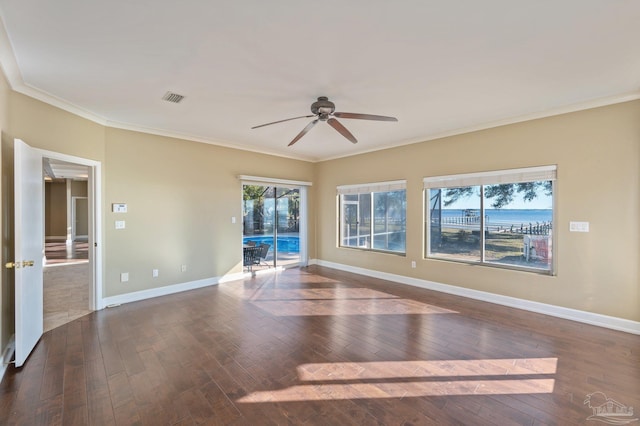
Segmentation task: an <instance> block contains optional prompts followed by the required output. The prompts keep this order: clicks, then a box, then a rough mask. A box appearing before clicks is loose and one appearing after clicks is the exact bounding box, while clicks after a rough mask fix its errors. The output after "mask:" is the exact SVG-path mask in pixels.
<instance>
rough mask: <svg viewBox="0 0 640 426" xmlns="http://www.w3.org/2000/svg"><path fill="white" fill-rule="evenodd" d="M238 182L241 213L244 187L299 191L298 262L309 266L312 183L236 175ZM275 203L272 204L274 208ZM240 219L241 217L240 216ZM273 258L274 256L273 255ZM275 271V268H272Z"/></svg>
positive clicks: (300, 264)
mask: <svg viewBox="0 0 640 426" xmlns="http://www.w3.org/2000/svg"><path fill="white" fill-rule="evenodd" d="M238 180H239V181H240V191H239V192H240V211H242V208H243V206H242V190H243V187H244V185H261V186H279V187H286V188H295V189H298V190H299V191H300V211H299V213H300V224H299V237H298V238H300V262H299V263H298V265H299V266H307V265H308V264H309V250H308V244H309V228H308V227H309V211H308V199H309V194H308V192H309V191H308V189H309V187H310V186H311V185H312V182H305V181H299V180H288V179H275V178H269V177H259V176H247V175H238ZM275 207H276V203H275V202H274V208H275ZM241 217H242V215H241ZM274 226H275V224H274ZM240 241H242V227H240ZM274 257H275V254H274ZM274 269H275V268H274Z"/></svg>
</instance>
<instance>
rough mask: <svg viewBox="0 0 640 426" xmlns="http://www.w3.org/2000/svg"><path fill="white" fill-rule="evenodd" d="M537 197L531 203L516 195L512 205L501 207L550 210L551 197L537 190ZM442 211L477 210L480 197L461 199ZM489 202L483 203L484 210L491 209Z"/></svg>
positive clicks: (520, 195)
mask: <svg viewBox="0 0 640 426" xmlns="http://www.w3.org/2000/svg"><path fill="white" fill-rule="evenodd" d="M537 193H538V196H537V197H536V198H534V199H533V200H531V201H524V200H523V199H522V194H518V193H516V194H515V196H514V200H513V203H511V204H509V205H507V206H504V207H502V209H503V210H504V209H551V208H552V205H553V197H552V196H550V195H547V194H545V192H544V189H539V190H538V191H537ZM442 208H443V209H475V210H478V209H479V208H480V197H479V196H478V195H474V196H471V197H465V198H461V199H460V200H458V201H456V202H455V203H453V204H451V205H449V206H447V207H444V206H442ZM492 208H493V207H492V206H491V200H489V201H488V202H486V201H485V209H492Z"/></svg>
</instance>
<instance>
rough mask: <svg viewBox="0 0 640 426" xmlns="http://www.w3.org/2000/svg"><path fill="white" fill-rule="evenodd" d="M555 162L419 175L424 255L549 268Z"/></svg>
mask: <svg viewBox="0 0 640 426" xmlns="http://www.w3.org/2000/svg"><path fill="white" fill-rule="evenodd" d="M555 179H556V166H543V167H531V168H526V169H514V170H503V171H495V172H485V173H471V174H465V175H453V176H437V177H428V178H424V188H425V210H426V211H425V218H426V221H427V223H426V224H425V225H426V226H425V232H426V238H425V242H426V250H425V251H426V253H427V257H430V258H438V259H444V260H452V261H460V262H474V263H481V264H486V265H491V266H502V267H509V268H517V269H524V270H531V271H536V272H546V273H552V272H553V238H552V237H553V217H554V214H553V213H554V212H553V190H554V182H555Z"/></svg>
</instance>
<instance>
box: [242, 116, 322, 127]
mask: <svg viewBox="0 0 640 426" xmlns="http://www.w3.org/2000/svg"><path fill="white" fill-rule="evenodd" d="M310 117H315V115H301V116H300V117H293V118H287V119H285V120H278V121H272V122H271V123H266V124H261V125H259V126H253V127H252V129H257V128H258V127H264V126H271V125H272V124H278V123H284V122H285V121H291V120H297V119H299V118H310Z"/></svg>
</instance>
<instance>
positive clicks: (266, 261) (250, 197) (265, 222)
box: [242, 184, 301, 268]
mask: <svg viewBox="0 0 640 426" xmlns="http://www.w3.org/2000/svg"><path fill="white" fill-rule="evenodd" d="M242 198H243V233H242V242H243V245H253V244H255V245H258V246H259V245H269V249H268V251H267V250H266V249H265V255H264V257H263V258H262V259H261V266H263V267H265V268H266V267H276V266H291V265H294V264H295V265H297V264H299V263H300V259H301V258H300V189H299V188H295V187H293V188H289V187H280V186H270V185H246V184H245V185H243V187H242ZM258 267H259V266H258Z"/></svg>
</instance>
